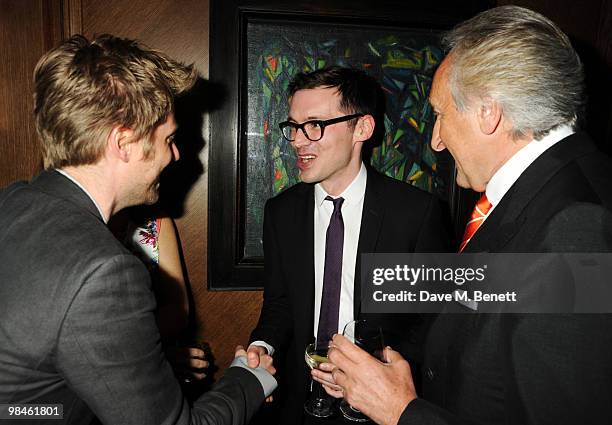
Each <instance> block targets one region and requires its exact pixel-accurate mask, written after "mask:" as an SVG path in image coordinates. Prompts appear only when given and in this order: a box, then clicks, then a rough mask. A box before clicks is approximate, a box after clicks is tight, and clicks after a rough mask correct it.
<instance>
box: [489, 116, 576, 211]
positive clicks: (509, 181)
mask: <svg viewBox="0 0 612 425" xmlns="http://www.w3.org/2000/svg"><path fill="white" fill-rule="evenodd" d="M573 133H574V130H573V129H572V127H570V126H569V125H562V126H560V127H558V128H556V129H554V130H552V131H550V132H549V133H548V134H547V135H546V136H544V137H543V138H542V139H540V140H532V141H531V142H529V143H528V144H527V145H525V146H524V147H523V148H522V149H521V150H519V151H518V152H517V153H515V154H514V155H513V156H512V157H511V158H510V159H509V160H508V161H506V163H505V164H504V165H502V166H501V168H500V169H499V170H497V172H496V173H495V174H494V175H493V177H491V180H489V183H488V184H487V188H486V194H487V199H488V200H489V202H491V204H492V205H493V208H495V206H496V205H497V204H499V202H500V201H501V200H502V198H503V197H504V195H505V194H506V192H508V190H510V188H511V187H512V185H513V184H514V182H516V181H517V180H518V178H519V177H520V176H521V174H523V172H524V171H525V170H526V169H527V167H529V166H530V165H531V164H532V163H533V162H534V161H535V160H536V159H538V157H539V156H540V155H542V154H543V153H544V152H545V151H546V150H547V149H550V148H551V147H552V146H553V145H555V144H556V143H558V142H560V141H561V140H563V139H565V138H566V137H568V136H569V135H571V134H573Z"/></svg>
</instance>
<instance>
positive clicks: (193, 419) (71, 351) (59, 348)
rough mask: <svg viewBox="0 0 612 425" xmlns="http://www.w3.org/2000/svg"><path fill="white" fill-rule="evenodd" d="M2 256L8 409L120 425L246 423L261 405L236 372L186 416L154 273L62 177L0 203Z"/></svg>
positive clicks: (44, 179) (0, 320) (0, 396)
mask: <svg viewBox="0 0 612 425" xmlns="http://www.w3.org/2000/svg"><path fill="white" fill-rule="evenodd" d="M0 247H1V248H0V403H61V404H63V409H64V419H63V422H60V421H57V422H58V423H67V424H87V423H89V422H90V421H91V419H92V417H93V415H96V416H97V417H98V418H99V419H100V420H101V421H102V422H103V423H108V424H122V425H123V424H188V423H197V424H221V423H223V424H242V423H246V422H247V421H248V420H249V419H250V417H251V415H252V414H253V413H254V411H255V410H256V409H257V408H258V406H259V405H260V403H261V402H262V401H263V398H264V393H263V389H262V387H261V384H260V383H259V382H258V380H257V378H256V377H255V376H254V375H252V374H251V373H250V372H249V371H247V370H245V369H242V368H230V369H228V370H227V371H226V374H225V377H224V378H223V379H221V380H220V381H219V382H218V383H217V385H216V386H215V387H214V388H213V389H212V390H211V391H210V392H208V393H206V394H204V395H203V396H202V397H201V398H200V399H199V400H197V401H196V402H195V405H194V407H193V409H190V408H189V406H188V404H187V402H186V401H185V399H184V397H183V395H182V393H181V390H180V387H179V384H178V382H177V381H176V379H175V377H174V375H173V372H172V370H171V368H170V365H169V364H168V362H167V361H166V359H165V357H164V355H163V353H162V350H161V345H160V336H159V332H158V329H157V327H156V324H155V319H154V316H153V311H154V309H155V299H154V296H153V293H152V292H151V284H150V278H149V275H148V273H147V270H146V269H145V267H144V265H143V264H142V263H141V262H140V261H139V260H138V259H137V258H136V257H134V256H133V255H131V254H130V253H129V252H128V251H127V250H126V249H125V248H124V247H123V246H122V245H121V244H120V243H119V242H118V241H117V240H116V239H115V238H114V237H113V235H112V234H111V233H110V232H109V230H108V229H107V227H106V225H105V224H104V222H103V221H102V219H101V217H100V214H99V212H98V210H97V208H96V207H95V205H94V204H93V202H92V201H91V199H90V198H89V197H88V196H87V195H86V194H85V193H84V192H83V191H82V190H81V189H80V188H79V187H78V186H76V185H75V184H74V183H73V182H71V181H70V180H69V179H67V178H66V177H64V176H62V175H61V174H59V173H57V172H53V171H52V172H43V173H42V174H41V175H40V176H38V177H37V178H36V179H34V180H33V181H32V183H30V184H27V183H16V184H13V185H12V186H10V187H8V188H6V189H5V190H4V191H2V192H0ZM20 423H23V422H20Z"/></svg>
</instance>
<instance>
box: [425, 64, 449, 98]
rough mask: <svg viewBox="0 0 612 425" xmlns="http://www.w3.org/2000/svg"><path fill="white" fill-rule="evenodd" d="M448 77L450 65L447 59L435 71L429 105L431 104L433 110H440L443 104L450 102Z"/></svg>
mask: <svg viewBox="0 0 612 425" xmlns="http://www.w3.org/2000/svg"><path fill="white" fill-rule="evenodd" d="M449 76H450V63H449V60H448V58H447V59H444V60H443V61H442V63H441V64H440V66H439V67H438V69H437V70H436V73H435V74H434V78H433V81H432V84H431V91H430V93H429V103H431V105H432V106H433V107H434V108H441V107H442V106H443V104H444V103H446V102H448V101H449V100H450V99H449V96H450V87H449Z"/></svg>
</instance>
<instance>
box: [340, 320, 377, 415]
mask: <svg viewBox="0 0 612 425" xmlns="http://www.w3.org/2000/svg"><path fill="white" fill-rule="evenodd" d="M342 335H344V336H345V337H346V338H347V339H348V340H349V341H351V342H352V343H353V344H355V345H356V346H358V347H359V348H361V349H362V350H364V351H366V352H367V353H369V354H371V355H373V356H374V357H376V358H377V359H379V360H380V361H383V362H384V361H385V358H384V350H385V342H384V340H383V332H382V328H381V327H380V326H378V325H376V324H375V323H372V322H370V321H367V320H353V321H352V322H349V323H347V324H346V326H345V327H344V331H343V332H342ZM340 411H341V412H342V415H343V416H344V417H345V418H347V419H348V420H350V421H353V422H368V421H370V418H368V417H367V416H366V415H364V414H363V413H361V412H360V411H359V410H357V409H355V408H354V407H353V406H351V405H350V404H349V403H348V402H347V401H346V400H342V402H341V403H340Z"/></svg>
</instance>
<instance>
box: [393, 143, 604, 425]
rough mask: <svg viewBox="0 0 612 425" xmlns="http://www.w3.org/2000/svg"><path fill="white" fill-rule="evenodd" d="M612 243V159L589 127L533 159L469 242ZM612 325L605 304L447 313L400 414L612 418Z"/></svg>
mask: <svg viewBox="0 0 612 425" xmlns="http://www.w3.org/2000/svg"><path fill="white" fill-rule="evenodd" d="M611 251H612V163H611V162H610V160H609V159H608V158H606V157H604V156H603V155H602V154H601V153H599V152H597V150H596V149H595V148H594V146H593V145H592V143H591V142H590V140H589V139H588V138H587V136H586V135H584V134H574V135H572V136H570V137H568V138H566V139H565V140H562V141H561V142H559V143H558V144H556V145H555V146H553V147H552V148H550V149H549V150H547V151H546V152H545V153H544V154H542V155H541V156H540V157H539V158H538V159H537V160H536V161H535V162H534V163H533V164H531V166H529V167H528V168H527V169H526V170H525V171H524V173H523V174H522V175H521V176H520V178H519V179H518V180H517V181H516V182H515V184H514V185H513V186H512V187H511V188H510V190H509V191H508V193H507V194H506V195H505V196H504V198H503V199H502V200H501V202H500V203H499V205H498V206H497V207H496V208H495V209H494V210H493V212H492V213H491V215H490V216H489V217H488V218H487V220H486V221H485V222H484V224H483V225H482V227H481V228H480V229H479V230H478V231H477V232H476V234H475V236H474V238H473V239H472V240H471V241H470V243H469V244H468V246H467V247H466V250H465V252H509V253H511V252H518V253H521V252H523V253H525V252H526V253H529V252H611ZM555 272H556V271H555V270H552V269H551V268H547V269H543V270H538V271H535V276H534V279H533V280H534V284H538V283H540V282H550V280H548V279H546V277H548V276H550V275H551V274H552V273H555ZM611 329H612V319H611V318H610V316H609V315H605V314H600V315H597V314H503V315H494V314H489V315H487V314H478V313H473V314H462V315H453V314H441V315H440V316H439V317H438V318H437V319H436V321H435V322H434V324H433V325H432V328H431V332H430V335H429V338H428V342H427V346H426V354H425V364H424V371H425V377H424V383H423V387H424V391H423V399H417V400H415V401H413V402H412V403H410V404H409V405H408V407H407V408H406V410H405V411H404V414H403V415H402V418H401V420H400V423H402V424H460V423H477V424H487V425H493V424H568V425H569V424H577V423H584V424H610V423H612V361H611V359H612V332H611ZM425 400H427V401H425Z"/></svg>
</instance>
